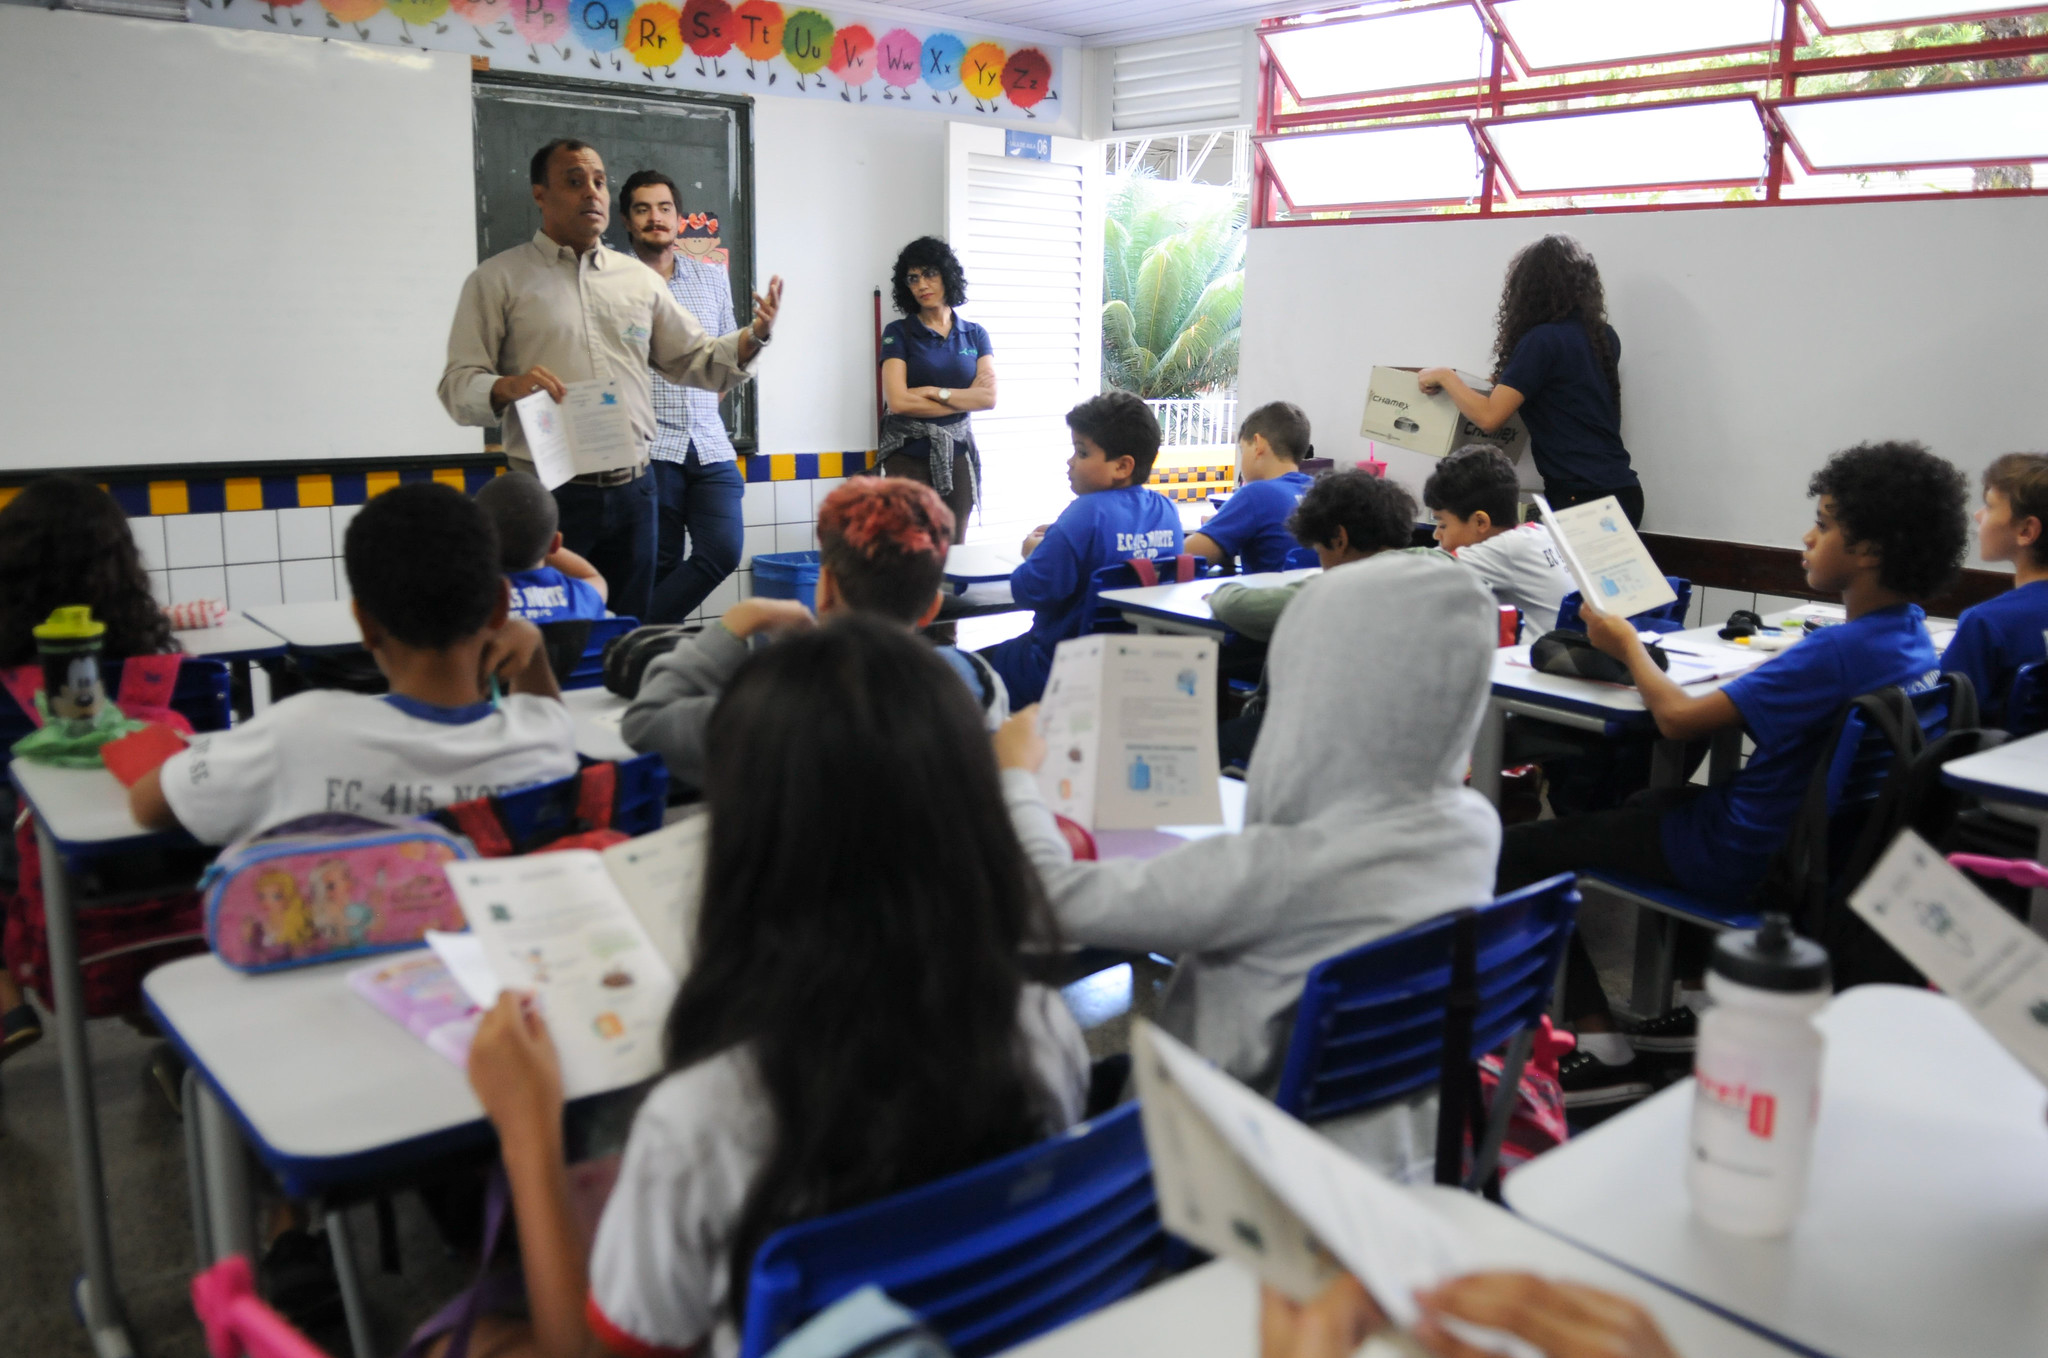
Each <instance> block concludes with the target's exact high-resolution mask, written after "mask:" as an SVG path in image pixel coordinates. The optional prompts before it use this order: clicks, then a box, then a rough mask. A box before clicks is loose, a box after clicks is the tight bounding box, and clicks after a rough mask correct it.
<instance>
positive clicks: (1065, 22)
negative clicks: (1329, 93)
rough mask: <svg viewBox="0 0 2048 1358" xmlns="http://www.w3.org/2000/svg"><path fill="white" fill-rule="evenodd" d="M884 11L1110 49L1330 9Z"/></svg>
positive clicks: (1156, 2) (1089, 1)
mask: <svg viewBox="0 0 2048 1358" xmlns="http://www.w3.org/2000/svg"><path fill="white" fill-rule="evenodd" d="M888 7H889V8H890V9H896V10H916V11H920V12H923V13H926V14H931V15H944V16H946V17H947V18H949V19H959V20H963V21H966V22H967V23H984V24H991V25H996V24H999V25H1002V26H1004V27H1006V28H1022V29H1032V30H1035V31H1037V32H1040V33H1044V34H1048V35H1055V36H1058V37H1062V38H1064V39H1066V40H1067V41H1069V42H1071V43H1073V44H1075V45H1077V46H1082V47H1110V46H1115V45H1117V44H1120V43H1127V42H1143V41H1144V40H1145V39H1147V38H1166V37H1172V36H1173V35H1175V34H1177V33H1200V32H1203V31H1204V30H1206V29H1212V28H1229V27H1232V26H1234V25H1240V24H1250V23H1255V22H1257V21H1258V20H1260V19H1269V18H1274V17H1277V16H1279V15H1283V14H1300V13H1302V12H1304V11H1306V10H1312V9H1328V8H1330V7H1331V5H1330V0H1323V3H1321V4H1318V3H1316V0H888Z"/></svg>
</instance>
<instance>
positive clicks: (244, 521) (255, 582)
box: [129, 477, 842, 621]
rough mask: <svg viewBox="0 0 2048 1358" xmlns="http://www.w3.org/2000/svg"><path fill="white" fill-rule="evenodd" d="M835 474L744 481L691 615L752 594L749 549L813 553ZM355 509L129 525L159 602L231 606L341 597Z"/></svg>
mask: <svg viewBox="0 0 2048 1358" xmlns="http://www.w3.org/2000/svg"><path fill="white" fill-rule="evenodd" d="M841 480H842V478H839V477H833V478H829V479H815V480H807V481H750V482H748V483H747V487H746V491H745V499H744V501H743V502H742V515H743V522H744V524H745V529H744V532H745V542H744V546H743V548H742V550H741V554H740V568H739V570H737V571H735V572H734V573H733V574H732V575H731V576H729V577H728V578H727V579H726V580H725V582H724V583H723V584H721V585H720V586H719V587H718V588H717V589H716V590H714V591H712V594H711V596H710V597H709V598H707V599H706V600H705V601H704V608H703V610H702V611H701V612H699V613H698V614H697V615H695V616H694V617H693V618H692V619H691V621H699V620H702V619H705V618H716V617H719V616H721V615H723V614H724V612H725V610H726V609H727V608H730V607H731V606H732V605H733V604H734V603H736V602H738V601H739V600H741V599H744V598H746V597H747V596H748V595H750V594H752V593H753V580H754V576H753V570H752V564H753V558H754V556H755V554H756V553H762V552H803V551H810V550H812V549H814V548H815V547H816V546H817V542H816V540H815V528H816V524H817V506H818V504H819V502H821V501H822V500H823V499H824V498H825V497H826V496H827V495H829V494H831V493H832V491H833V489H834V488H836V487H837V486H838V485H839V484H840V482H841ZM361 508H362V506H360V505H334V506H331V507H324V508H314V509H245V510H234V511H229V512H225V513H219V514H166V515H140V516H137V517H135V518H132V519H130V520H129V522H130V523H131V524H132V525H133V527H134V530H135V541H136V544H137V545H138V546H139V547H140V548H141V549H142V560H143V564H144V565H146V566H147V567H148V568H149V578H150V582H151V583H152V584H153V585H154V586H155V587H156V592H157V597H158V598H160V599H162V600H163V601H164V602H166V603H183V602H185V601H186V600H188V599H224V600H226V601H227V604H228V607H230V608H233V609H236V610H240V609H244V608H250V607H253V606H255V605H259V604H275V603H288V604H295V603H311V602H317V601H319V600H324V599H345V598H347V597H348V575H347V573H346V572H345V571H344V570H343V569H342V562H341V542H342V534H343V532H344V531H345V530H346V529H347V527H348V522H349V520H350V519H351V518H353V517H354V516H355V514H356V512H357V511H358V510H359V509H361Z"/></svg>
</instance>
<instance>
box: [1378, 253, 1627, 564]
mask: <svg viewBox="0 0 2048 1358" xmlns="http://www.w3.org/2000/svg"><path fill="white" fill-rule="evenodd" d="M1493 348H1494V356H1493V361H1494V370H1493V381H1494V387H1493V390H1492V391H1490V392H1488V393H1487V394H1486V395H1484V396H1481V395H1480V394H1479V393H1478V392H1476V391H1474V390H1472V388H1471V387H1469V386H1467V385H1466V384H1465V382H1464V381H1463V380H1462V379H1461V378H1460V377H1459V376H1458V374H1457V373H1455V372H1453V371H1452V370H1451V369H1449V368H1425V369H1423V371H1422V372H1421V373H1420V374H1419V376H1420V378H1421V380H1422V389H1423V390H1424V391H1436V390H1438V389H1441V390H1442V391H1443V392H1444V394H1446V395H1447V396H1449V397H1450V398H1451V400H1452V401H1453V402H1454V403H1455V404H1456V405H1457V407H1458V409H1459V410H1460V411H1461V412H1463V413H1464V415H1465V417H1466V418H1467V419H1469V420H1471V421H1472V423H1474V424H1476V425H1478V426H1479V427H1480V428H1481V429H1484V430H1485V431H1486V432H1488V433H1489V434H1490V433H1492V432H1493V431H1494V430H1496V429H1498V428H1500V427H1501V426H1502V425H1503V424H1505V423H1507V419H1508V417H1509V416H1510V415H1514V414H1516V413H1518V412H1519V413H1520V415H1521V417H1522V423H1523V424H1525V425H1527V426H1528V427H1529V447H1530V452H1531V454H1532V456H1534V457H1535V459H1536V470H1537V471H1539V472H1541V473H1542V475H1543V494H1544V497H1545V498H1546V499H1548V500H1549V501H1550V503H1551V504H1552V505H1554V506H1556V507H1557V508H1559V509H1562V508H1564V507H1565V506H1566V505H1576V504H1583V503H1585V502H1586V501H1588V500H1598V499H1600V498H1602V497H1603V496H1608V495H1612V496H1614V497H1615V498H1616V499H1617V500H1619V501H1621V508H1622V511H1623V512H1624V513H1626V514H1627V515H1628V520H1629V522H1630V523H1632V524H1635V525H1636V526H1637V527H1641V526H1642V521H1643V487H1642V484H1641V483H1640V482H1639V481H1637V480H1636V474H1635V469H1634V468H1633V467H1631V466H1630V465H1629V460H1628V449H1627V448H1626V447H1624V446H1623V444H1622V441H1621V369H1620V363H1621V336H1619V335H1617V334H1615V333H1614V327H1613V326H1611V325H1609V324H1608V323H1607V299H1606V293H1605V291H1604V290H1603V289H1602V287H1601V285H1600V268H1599V266H1598V265H1596V264H1595V263H1594V262H1593V256H1592V255H1590V254H1589V253H1587V251H1586V247H1585V246H1583V245H1581V244H1579V243H1578V242H1577V241H1575V240H1573V239H1572V238H1571V237H1570V236H1545V237H1544V238H1543V239H1542V240H1539V241H1537V242H1535V243H1534V244H1533V245H1528V246H1525V247H1524V248H1523V249H1522V251H1521V252H1520V253H1519V254H1517V255H1516V256H1515V257H1514V259H1512V260H1510V261H1509V263H1508V277H1507V283H1506V285H1505V286H1504V287H1503V288H1502V289H1501V295H1500V313H1499V315H1498V317H1497V319H1496V321H1495V332H1494V342H1493Z"/></svg>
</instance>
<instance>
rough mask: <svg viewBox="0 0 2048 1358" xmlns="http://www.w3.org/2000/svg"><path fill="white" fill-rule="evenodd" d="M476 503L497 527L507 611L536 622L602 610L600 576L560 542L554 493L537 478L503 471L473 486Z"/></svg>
mask: <svg viewBox="0 0 2048 1358" xmlns="http://www.w3.org/2000/svg"><path fill="white" fill-rule="evenodd" d="M476 502H477V504H478V505H480V506H482V508H483V511H484V513H485V514H486V515H487V516H489V518H490V520H491V522H492V524H493V525H494V526H495V527H496V528H497V530H498V560H499V566H500V569H502V570H503V571H504V572H505V578H506V579H507V580H508V581H510V582H511V585H512V610H511V616H513V617H515V618H524V619H526V621H528V622H530V623H533V624H534V625H536V626H539V625H541V624H543V623H550V622H572V621H576V620H579V619H583V618H601V617H603V616H604V615H605V606H604V603H605V583H604V577H603V576H602V575H599V574H598V573H597V568H596V567H595V566H592V565H591V564H590V563H589V562H588V561H585V560H584V559H583V558H582V557H580V556H578V555H576V553H574V552H572V551H569V550H568V549H567V548H565V547H563V546H562V534H561V531H560V529H559V528H558V526H557V523H558V514H559V511H558V510H557V509H556V508H555V497H554V496H552V495H550V494H548V491H547V487H546V486H543V485H542V484H541V483H540V478H539V477H536V476H529V475H527V474H526V473H525V472H506V473H505V474H504V475H503V476H499V477H494V478H493V479H492V480H491V483H490V484H489V485H487V486H485V487H484V488H483V489H482V490H480V491H478V492H477V493H476Z"/></svg>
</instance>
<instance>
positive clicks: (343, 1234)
mask: <svg viewBox="0 0 2048 1358" xmlns="http://www.w3.org/2000/svg"><path fill="white" fill-rule="evenodd" d="M327 1244H328V1246H329V1249H330V1252H331V1253H332V1254H333V1256H334V1276H335V1279H336V1281H338V1282H339V1283H340V1284H341V1310H342V1314H343V1315H344V1316H346V1317H347V1318H348V1342H349V1347H350V1348H351V1349H353V1350H354V1351H355V1358H377V1342H376V1336H375V1335H373V1334H372V1333H371V1332H370V1310H369V1307H367V1306H366V1305H364V1303H363V1279H362V1275H361V1274H360V1273H358V1272H357V1271H356V1242H355V1238H354V1236H352V1235H351V1234H350V1233H349V1225H348V1212H347V1211H346V1210H344V1209H342V1208H339V1207H336V1208H331V1209H329V1211H328V1213H327Z"/></svg>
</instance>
